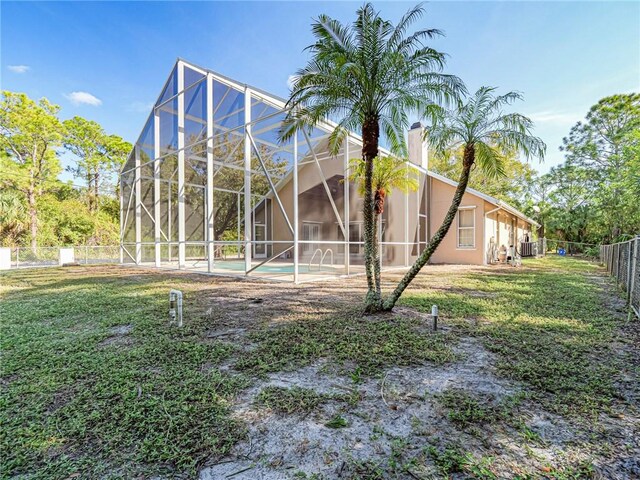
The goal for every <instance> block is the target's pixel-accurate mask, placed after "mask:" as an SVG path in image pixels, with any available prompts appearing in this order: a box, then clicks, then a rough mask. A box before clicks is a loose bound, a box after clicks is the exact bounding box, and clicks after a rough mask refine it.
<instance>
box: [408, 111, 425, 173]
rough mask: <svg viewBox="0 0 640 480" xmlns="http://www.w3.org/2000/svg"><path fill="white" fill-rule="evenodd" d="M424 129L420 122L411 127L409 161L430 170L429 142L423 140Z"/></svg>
mask: <svg viewBox="0 0 640 480" xmlns="http://www.w3.org/2000/svg"><path fill="white" fill-rule="evenodd" d="M423 135H424V127H423V126H422V124H421V123H420V122H416V123H414V124H413V125H411V130H409V161H410V162H411V163H414V164H416V165H418V166H420V167H422V168H424V169H425V170H427V169H428V168H429V153H428V149H427V142H425V141H423V140H422V137H423Z"/></svg>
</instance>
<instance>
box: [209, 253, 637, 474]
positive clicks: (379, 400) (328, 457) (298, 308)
mask: <svg viewBox="0 0 640 480" xmlns="http://www.w3.org/2000/svg"><path fill="white" fill-rule="evenodd" d="M491 268H492V267H452V266H431V267H429V271H428V274H429V279H428V282H429V283H428V284H429V287H430V288H449V287H450V286H449V285H447V280H446V276H445V275H442V276H439V275H438V273H439V272H440V271H442V273H444V272H446V273H447V274H451V272H452V270H456V271H460V272H470V271H483V270H487V269H491ZM494 270H495V269H494ZM396 277H397V275H396V276H393V275H387V277H386V279H387V285H388V286H390V285H392V284H393V282H394V280H396ZM426 281H427V280H426V279H425V278H424V277H421V278H419V279H417V281H416V282H415V284H414V286H413V288H419V287H420V285H421V283H422V282H426ZM594 281H596V282H598V283H599V284H601V285H602V288H603V293H604V290H605V289H608V288H610V285H609V284H608V282H607V281H606V280H604V278H603V277H598V276H595V277H594ZM364 288H365V283H364V279H363V278H359V279H349V280H333V281H330V282H319V283H315V284H311V285H302V286H295V285H288V284H281V283H279V284H273V283H267V282H261V281H255V280H247V281H238V280H228V279H216V280H215V281H213V282H211V283H209V285H208V286H207V288H206V289H204V290H203V292H202V293H203V295H206V297H207V298H205V301H204V303H205V304H207V305H209V311H208V313H209V314H210V315H211V317H212V319H214V320H215V321H214V322H213V323H214V325H213V327H212V329H211V331H210V332H209V333H208V337H210V338H219V339H223V340H226V341H231V342H237V341H240V342H241V343H245V344H246V343H247V340H246V339H245V338H243V337H244V336H245V335H246V334H247V333H248V332H249V331H251V330H252V329H253V328H254V327H256V326H258V325H264V324H265V322H266V323H267V324H270V325H277V324H278V323H280V322H286V321H289V320H292V319H295V318H298V317H299V316H300V315H303V314H308V312H309V311H315V312H318V313H331V312H334V311H339V310H340V308H341V307H344V306H345V305H346V304H348V303H352V302H353V299H355V298H359V297H360V296H361V295H362V293H363V292H364ZM611 302H612V303H611V305H610V307H611V308H612V309H619V308H620V305H619V301H618V300H616V299H613V300H611ZM401 314H407V315H412V314H413V315H416V314H417V315H419V314H418V313H417V312H411V311H409V309H406V308H404V312H403V311H402V309H401ZM443 327H444V328H445V329H446V328H447V327H446V322H445V325H444V326H443ZM629 335H631V336H634V335H635V337H634V338H636V340H637V339H638V338H640V336H639V335H638V328H637V326H636V327H635V330H634V331H630V333H629ZM636 345H637V344H636ZM456 353H457V354H458V358H459V360H458V361H456V362H453V363H450V364H446V365H444V366H431V365H430V366H420V367H412V368H398V367H394V368H391V369H388V370H386V371H385V372H384V373H383V374H382V375H381V376H380V377H379V378H374V379H368V380H366V381H364V382H363V383H360V384H358V385H354V383H353V382H352V381H351V380H350V379H349V378H348V377H345V376H341V375H337V374H332V373H330V370H331V369H327V368H323V367H324V364H323V362H321V361H320V362H317V363H315V364H313V365H311V366H309V367H305V368H302V369H299V370H297V371H293V372H279V373H277V374H272V375H270V376H269V377H268V378H267V379H264V380H260V381H257V383H255V384H254V386H253V387H252V388H251V389H249V390H247V391H245V392H244V394H243V395H242V396H241V397H240V398H238V399H237V401H236V403H235V404H234V405H233V415H234V416H235V417H237V418H239V419H242V420H243V421H244V422H245V423H246V424H247V425H248V435H247V439H246V441H244V442H241V443H239V444H238V445H236V447H235V448H234V450H233V452H232V453H231V455H229V456H227V457H226V458H224V459H221V460H220V459H218V460H216V462H215V463H212V464H210V465H208V466H207V467H206V468H204V469H203V470H202V471H201V472H200V476H199V478H200V479H201V480H213V479H223V478H233V479H272V480H276V479H289V478H327V479H333V478H364V477H361V476H360V475H359V473H358V470H357V465H358V464H359V463H360V462H364V461H368V462H371V463H370V464H373V465H379V466H380V467H382V468H386V466H387V465H388V462H389V459H390V458H391V457H393V456H394V452H395V454H397V452H398V450H400V451H401V453H400V454H399V458H402V459H403V461H406V460H408V459H411V458H417V459H419V461H418V462H416V463H415V466H412V467H410V468H408V470H407V471H405V472H403V473H401V474H398V475H395V474H394V478H440V477H439V475H438V474H437V470H436V467H435V465H434V464H433V461H431V460H429V457H428V456H426V455H425V454H424V450H425V447H426V446H428V445H433V446H436V447H438V448H440V449H442V448H444V447H445V446H447V445H450V444H452V443H453V444H457V445H461V446H462V447H463V449H464V451H466V452H469V453H470V454H471V455H472V457H473V458H474V459H476V460H477V461H478V462H479V464H481V463H482V460H481V459H482V458H484V459H489V461H490V463H491V470H492V471H493V472H495V473H496V474H497V476H498V478H514V477H515V476H516V475H518V474H519V473H523V474H524V473H525V472H529V474H531V472H534V473H533V477H527V478H560V477H554V476H551V475H550V474H547V473H546V472H547V471H548V470H546V469H545V467H540V466H541V465H546V464H549V465H554V466H555V467H556V468H557V467H558V466H560V467H562V466H563V465H567V468H568V470H567V472H569V471H570V469H569V466H573V465H576V464H580V463H582V462H584V463H585V464H591V465H593V466H594V467H595V470H594V471H593V472H592V474H591V477H592V478H607V479H631V478H640V421H639V419H638V414H637V409H633V410H630V411H629V412H628V413H627V414H626V415H620V418H611V417H609V416H604V415H603V416H602V418H601V419H599V421H598V422H595V423H594V422H591V421H586V420H581V419H565V418H563V417H560V416H557V415H554V414H552V413H549V412H547V411H545V410H543V409H541V408H540V407H539V406H538V405H536V404H533V403H530V402H529V403H528V402H527V401H526V400H525V401H524V403H523V404H521V405H520V406H519V407H518V410H517V412H518V419H519V421H520V422H526V425H527V426H528V428H529V429H530V430H531V431H533V432H534V433H535V434H536V436H537V440H536V441H525V440H524V439H523V434H522V431H521V429H519V428H517V427H515V426H514V424H513V423H512V422H497V423H495V424H491V423H490V424H484V425H481V426H479V427H477V428H472V429H460V428H458V427H457V426H456V425H454V424H453V423H452V422H450V421H449V420H448V418H447V415H446V412H445V411H443V409H442V407H441V406H440V404H439V403H438V401H437V395H438V394H439V393H441V392H442V391H444V390H447V389H451V388H456V389H464V390H467V391H469V392H473V393H474V394H479V395H482V396H486V398H487V399H489V400H488V401H492V402H497V403H499V402H501V401H502V400H504V399H505V398H511V397H513V396H517V395H518V393H519V392H522V391H523V390H525V388H524V386H523V385H519V384H517V383H515V382H510V381H507V380H505V379H504V378H500V377H498V376H497V375H496V373H495V370H494V364H495V358H494V357H493V355H492V354H491V353H489V352H488V351H486V350H485V349H484V348H483V346H482V345H481V344H480V343H479V341H477V340H474V339H471V338H467V339H462V340H461V341H460V343H459V344H458V346H457V347H456ZM625 354H627V355H629V358H630V360H629V361H633V362H637V363H636V366H637V365H640V362H638V352H637V349H636V350H634V352H632V353H630V352H626V353H625ZM227 368H233V365H232V363H231V365H229V366H228V367H227ZM636 378H637V377H636ZM270 385H275V386H286V387H292V386H299V387H305V388H312V389H315V390H316V391H317V392H320V393H343V394H344V393H345V392H353V390H354V389H356V390H357V392H358V394H359V395H360V401H358V402H357V404H356V405H355V406H351V405H349V406H345V404H344V402H340V401H329V402H327V403H325V404H323V405H322V406H320V407H319V408H318V409H317V410H316V411H313V412H312V413H310V414H305V415H296V414H292V415H279V414H277V413H274V412H273V411H271V410H269V409H267V408H265V407H261V406H260V405H258V404H257V402H256V401H255V397H256V395H257V394H258V393H259V392H260V391H261V389H262V388H264V387H265V386H270ZM623 387H624V388H622V390H624V391H625V392H627V393H625V394H626V395H629V396H630V398H629V399H628V400H630V401H631V403H632V404H635V405H636V406H637V405H638V398H637V391H638V388H637V385H627V386H623ZM336 413H340V415H341V416H342V417H344V418H345V419H346V420H347V421H348V424H349V426H348V428H342V429H332V428H328V427H326V426H325V423H326V422H327V420H328V419H330V418H331V417H333V416H334V415H335V414H336ZM571 468H573V467H571ZM303 474H304V475H307V477H305V476H303ZM314 474H315V475H317V477H311V475H314ZM478 475H479V476H478V478H483V477H482V475H481V473H480V474H478ZM370 478H385V477H384V476H383V477H370ZM453 478H467V477H465V475H464V474H460V475H459V476H455V475H454V477H453ZM566 478H580V474H578V476H577V477H569V476H567V477H566Z"/></svg>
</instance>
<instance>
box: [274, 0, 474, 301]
mask: <svg viewBox="0 0 640 480" xmlns="http://www.w3.org/2000/svg"><path fill="white" fill-rule="evenodd" d="M423 14H424V9H423V7H422V5H418V6H416V7H414V8H412V9H410V10H409V11H408V12H407V13H406V14H405V15H404V16H403V17H402V18H401V19H400V20H399V22H398V23H397V24H396V25H393V24H392V23H391V22H390V21H388V20H384V19H383V18H381V17H380V14H379V12H376V11H375V10H374V7H373V6H372V5H371V4H370V3H367V4H365V5H364V6H363V7H361V8H360V9H358V11H357V19H356V20H355V21H354V22H353V23H352V24H348V25H345V24H342V23H341V22H339V21H337V20H335V19H332V18H331V17H329V16H327V15H320V16H319V17H318V19H317V20H316V21H315V22H314V23H313V25H312V32H313V35H314V36H315V43H314V44H312V45H310V46H309V47H308V50H309V51H310V52H311V55H312V58H311V60H310V61H309V63H308V64H307V66H306V67H304V68H303V69H301V70H299V71H298V72H297V74H296V75H295V77H294V80H293V85H292V91H291V94H290V97H289V100H288V102H287V107H288V108H289V110H288V113H287V115H286V117H285V120H284V122H283V125H282V127H281V130H280V132H279V136H280V139H281V141H286V140H289V139H290V138H291V137H293V135H295V134H296V132H297V131H299V130H301V129H306V128H310V127H313V126H315V125H317V124H318V123H320V122H322V121H323V120H325V119H326V118H332V119H334V120H336V122H337V126H336V128H335V129H334V130H333V131H332V133H331V135H330V137H329V149H330V150H331V151H332V152H333V153H337V152H338V150H339V148H340V146H341V144H342V141H343V140H344V138H345V136H346V134H347V132H348V131H349V130H356V131H360V132H361V133H362V141H363V145H362V161H363V162H364V179H363V182H364V202H363V214H364V242H365V245H364V251H365V269H366V273H367V286H368V292H367V296H366V299H365V307H366V310H368V311H372V312H373V311H378V310H380V309H381V308H382V293H381V288H380V283H379V281H377V280H376V278H377V277H376V275H375V269H376V267H375V263H376V262H375V259H376V258H379V255H378V253H377V243H376V241H375V225H374V210H375V204H374V198H373V183H372V182H373V168H374V161H375V159H376V158H378V157H379V151H378V148H379V142H380V136H381V135H384V137H385V138H386V140H387V141H388V142H389V145H390V147H391V150H392V151H393V152H394V153H398V154H402V155H404V154H405V153H406V145H405V140H404V131H405V130H406V128H407V127H408V126H409V121H408V114H409V112H411V113H412V114H417V115H418V116H428V115H430V114H432V113H433V112H435V111H436V107H437V106H438V104H441V103H445V102H449V101H452V100H457V96H458V94H459V93H461V92H463V91H464V86H463V84H462V81H461V80H460V79H458V78H457V77H455V76H452V75H445V74H443V73H441V71H442V69H443V67H444V65H445V55H444V54H443V53H441V52H438V51H436V50H434V49H433V48H431V47H428V46H426V45H425V44H424V42H425V41H426V40H428V39H431V38H434V37H436V36H439V35H442V33H441V32H440V31H439V30H436V29H423V30H418V31H416V32H414V33H411V34H408V32H407V30H408V28H409V27H410V26H411V24H412V23H413V22H415V21H416V20H417V19H419V18H420V17H421V16H422V15H423Z"/></svg>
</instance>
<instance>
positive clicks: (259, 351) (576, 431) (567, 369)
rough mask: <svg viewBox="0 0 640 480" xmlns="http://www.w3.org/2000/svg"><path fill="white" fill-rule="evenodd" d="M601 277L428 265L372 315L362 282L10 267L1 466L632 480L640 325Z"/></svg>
mask: <svg viewBox="0 0 640 480" xmlns="http://www.w3.org/2000/svg"><path fill="white" fill-rule="evenodd" d="M434 272H437V274H436V273H434ZM603 275H604V273H603V271H602V269H600V268H599V267H598V266H596V265H594V264H591V263H588V262H585V261H582V260H577V259H571V258H558V257H546V258H543V259H537V260H530V261H527V262H525V265H524V267H523V268H519V269H512V268H493V269H491V268H467V269H462V268H447V267H429V268H427V269H425V272H424V273H423V274H421V275H420V276H419V277H418V278H417V279H416V285H415V286H414V287H413V288H412V289H410V290H408V291H407V293H406V296H405V297H404V298H403V300H402V305H401V306H400V307H399V308H398V309H397V311H396V312H395V313H394V314H385V315H381V316H378V317H365V318H363V317H362V316H361V315H360V312H359V307H358V305H357V304H358V301H359V299H360V298H361V296H362V294H363V287H364V282H363V281H362V279H348V280H340V281H339V282H333V283H329V284H314V285H312V286H293V285H282V284H268V283H264V282H251V281H233V280H228V279H222V278H212V277H207V276H200V275H193V274H184V273H166V272H157V271H155V272H154V271H150V270H143V269H126V268H120V267H100V266H96V267H70V268H64V269H60V268H50V269H34V270H21V271H12V272H9V273H4V274H2V275H0V299H1V301H0V327H1V332H0V348H1V350H2V358H1V364H0V386H1V388H2V391H1V398H0V422H1V426H0V427H1V431H0V436H1V438H0V458H1V460H0V461H1V465H0V478H14V477H15V476H18V478H47V479H49V478H60V479H66V478H149V477H151V476H153V475H159V476H160V477H161V478H175V477H176V476H180V475H183V476H184V478H192V477H193V476H196V475H197V472H198V471H200V470H201V469H202V468H204V467H209V468H211V469H212V470H210V473H209V475H210V477H207V476H206V475H205V476H203V477H202V478H225V476H227V475H233V476H232V477H231V478H236V479H237V478H254V477H253V476H252V475H255V474H256V472H257V471H258V470H259V469H261V474H263V475H265V478H283V477H284V478H287V477H289V478H389V477H393V478H443V477H444V478H446V477H448V476H451V475H458V476H459V478H504V477H505V476H506V477H508V478H556V479H561V478H589V477H593V478H597V476H598V475H604V477H607V478H612V477H611V476H610V475H613V474H615V475H619V476H618V477H617V478H632V477H633V475H634V474H635V473H634V472H637V473H638V475H640V463H639V461H638V460H637V459H638V457H639V456H640V446H639V445H638V437H639V435H638V425H639V422H638V401H639V398H640V395H639V394H638V379H639V369H638V366H639V365H640V361H639V359H640V353H639V352H638V338H639V337H638V326H637V323H638V322H637V321H632V322H631V323H627V322H626V313H625V312H624V309H623V303H621V301H620V300H619V298H617V296H616V293H615V291H614V290H613V287H612V286H611V285H610V283H609V282H608V280H607V279H605V278H604V276H603ZM392 279H393V277H392ZM389 286H391V284H389ZM170 288H179V289H181V290H183V291H184V294H185V326H184V327H183V328H182V329H179V328H177V327H175V326H169V325H168V322H167V320H168V317H167V308H168V301H167V297H168V290H169V289H170ZM434 303H436V304H438V306H439V307H440V312H441V322H440V323H441V326H442V328H441V329H440V330H439V332H437V333H433V332H431V331H430V328H429V327H430V321H429V318H428V317H427V315H425V313H428V312H430V310H431V305H432V304H434ZM474 362H475V363H474ZM439 379H442V382H440V380H439ZM438 382H440V383H438ZM545 422H546V423H545ZM549 425H550V426H549ZM634 435H635V439H634ZM259 439H263V440H264V441H263V442H262V443H261V442H260V441H259ZM311 440H312V441H311ZM278 442H282V443H281V444H280V445H278ZM292 442H297V443H296V444H295V446H293V443H292ZM331 442H333V443H331ZM501 442H503V443H501ZM504 442H506V443H504ZM303 445H304V446H303ZM501 445H502V446H501ZM504 445H508V446H509V448H506V447H504ZM245 447H246V448H245ZM289 447H291V448H289ZM270 449H271V450H270ZM289 450H290V451H289ZM239 451H242V453H241V454H240V453H239ZM277 451H286V453H283V454H282V455H281V456H280V457H277V455H276V454H275V453H273V452H277ZM276 457H277V458H276ZM634 458H635V460H634ZM274 459H275V460H274ZM245 466H246V468H245ZM216 468H217V469H218V470H216ZM220 469H222V470H220ZM224 469H226V470H224ZM634 469H637V470H634ZM243 475H244V476H243ZM269 475H271V477H269ZM278 475H280V476H279V477H278Z"/></svg>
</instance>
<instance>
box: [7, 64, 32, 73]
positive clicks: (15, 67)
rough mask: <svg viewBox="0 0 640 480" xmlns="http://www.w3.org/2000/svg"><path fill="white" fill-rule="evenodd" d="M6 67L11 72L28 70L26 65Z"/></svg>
mask: <svg viewBox="0 0 640 480" xmlns="http://www.w3.org/2000/svg"><path fill="white" fill-rule="evenodd" d="M7 68H8V69H9V70H10V71H12V72H13V73H26V72H27V71H28V70H30V67H29V66H28V65H8V66H7Z"/></svg>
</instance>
